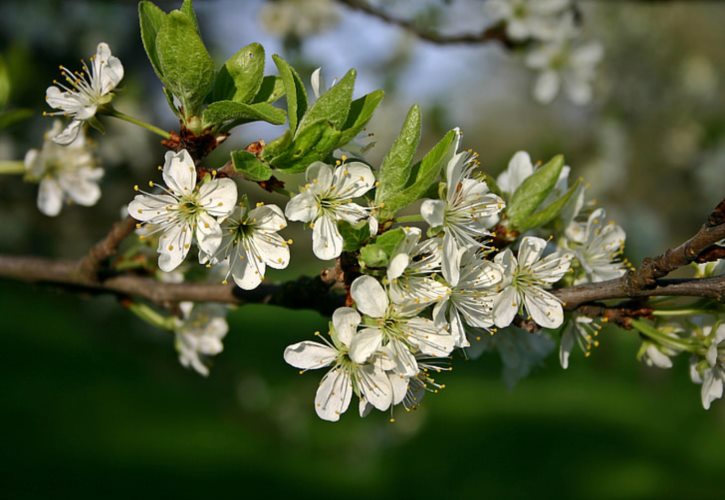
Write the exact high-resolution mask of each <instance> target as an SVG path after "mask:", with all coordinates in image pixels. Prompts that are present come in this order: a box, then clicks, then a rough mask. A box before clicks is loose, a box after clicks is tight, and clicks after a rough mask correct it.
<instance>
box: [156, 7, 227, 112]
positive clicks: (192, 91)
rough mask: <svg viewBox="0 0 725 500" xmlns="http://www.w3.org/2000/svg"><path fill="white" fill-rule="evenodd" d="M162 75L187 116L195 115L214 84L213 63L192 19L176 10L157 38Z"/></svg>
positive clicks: (162, 26) (169, 16)
mask: <svg viewBox="0 0 725 500" xmlns="http://www.w3.org/2000/svg"><path fill="white" fill-rule="evenodd" d="M156 51H157V54H158V58H159V66H160V68H161V73H162V74H163V76H164V79H165V80H166V84H167V86H168V87H169V90H171V92H172V93H173V94H174V95H175V96H176V97H177V98H178V99H179V101H181V104H182V106H183V107H184V110H183V112H184V115H185V116H187V117H188V116H194V115H196V114H197V113H198V111H199V107H200V105H201V104H202V102H203V101H204V98H205V97H206V95H207V94H208V93H209V92H210V90H211V88H212V85H213V84H214V61H213V60H212V58H211V56H210V55H209V52H207V50H206V47H205V46H204V42H203V41H202V40H201V38H200V37H199V34H198V33H197V31H196V28H195V27H194V24H193V23H192V21H191V20H190V19H189V17H188V16H187V15H186V14H184V13H182V12H180V11H173V12H171V13H169V14H168V15H167V16H166V20H165V21H164V22H163V24H162V25H161V28H160V29H159V32H158V35H157V36H156Z"/></svg>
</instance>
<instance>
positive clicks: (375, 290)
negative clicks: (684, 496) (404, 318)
mask: <svg viewBox="0 0 725 500" xmlns="http://www.w3.org/2000/svg"><path fill="white" fill-rule="evenodd" d="M350 295H351V296H352V299H353V300H354V301H355V305H356V306H357V309H358V310H359V311H360V312H362V313H363V314H366V315H368V316H370V317H372V318H382V317H383V316H385V312H386V311H387V309H388V305H389V301H388V296H387V294H386V293H385V289H384V288H383V285H381V284H380V282H379V281H378V280H376V279H375V278H373V277H372V276H367V275H364V276H360V277H358V278H356V279H355V281H353V282H352V285H351V286H350Z"/></svg>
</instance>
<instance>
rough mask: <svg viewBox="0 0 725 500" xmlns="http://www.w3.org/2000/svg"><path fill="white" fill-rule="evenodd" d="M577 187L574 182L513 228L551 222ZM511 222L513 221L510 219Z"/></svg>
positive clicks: (525, 228) (537, 225) (519, 229)
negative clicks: (560, 194) (553, 199)
mask: <svg viewBox="0 0 725 500" xmlns="http://www.w3.org/2000/svg"><path fill="white" fill-rule="evenodd" d="M578 189H579V183H578V182H577V183H576V184H574V185H573V186H572V187H571V188H569V190H568V191H567V192H566V193H564V194H563V195H562V196H561V197H560V198H558V199H556V200H555V201H553V202H551V203H549V204H548V205H547V206H546V208H544V209H542V210H540V211H538V212H535V213H533V214H531V215H529V216H528V217H526V218H525V219H523V221H521V222H520V225H516V224H514V229H516V230H517V231H520V232H524V231H528V230H529V229H534V228H536V227H542V226H545V225H546V224H548V223H549V222H551V221H552V220H554V219H555V218H556V216H557V215H559V213H561V211H562V210H563V209H564V207H565V206H566V204H567V203H568V202H569V200H570V199H571V198H572V196H573V195H574V193H576V191H577V190H578ZM512 224H513V221H512Z"/></svg>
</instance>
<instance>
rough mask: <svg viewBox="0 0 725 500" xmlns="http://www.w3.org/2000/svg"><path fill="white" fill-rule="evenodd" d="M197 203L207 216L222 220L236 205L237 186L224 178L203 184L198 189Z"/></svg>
mask: <svg viewBox="0 0 725 500" xmlns="http://www.w3.org/2000/svg"><path fill="white" fill-rule="evenodd" d="M195 171H196V170H195ZM199 203H200V204H201V206H202V207H204V209H205V210H206V212H207V213H208V214H209V215H212V216H214V217H219V218H220V220H223V219H224V218H226V217H227V216H228V215H229V214H231V213H232V211H233V210H234V206H235V205H236V203H237V184H236V183H235V182H234V181H233V180H231V179H226V178H225V179H213V180H211V181H208V182H205V183H203V184H202V185H201V186H200V187H199Z"/></svg>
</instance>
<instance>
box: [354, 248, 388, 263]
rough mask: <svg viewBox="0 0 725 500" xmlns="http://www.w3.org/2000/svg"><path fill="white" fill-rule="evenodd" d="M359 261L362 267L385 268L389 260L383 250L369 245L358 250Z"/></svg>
mask: <svg viewBox="0 0 725 500" xmlns="http://www.w3.org/2000/svg"><path fill="white" fill-rule="evenodd" d="M359 260H360V263H361V264H362V265H364V267H385V266H387V265H388V261H389V260H390V259H389V258H388V256H387V255H386V254H385V250H383V249H382V248H380V247H379V246H378V245H376V244H374V243H371V244H370V245H365V246H364V247H362V248H361V249H360V259H359Z"/></svg>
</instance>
